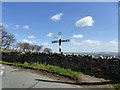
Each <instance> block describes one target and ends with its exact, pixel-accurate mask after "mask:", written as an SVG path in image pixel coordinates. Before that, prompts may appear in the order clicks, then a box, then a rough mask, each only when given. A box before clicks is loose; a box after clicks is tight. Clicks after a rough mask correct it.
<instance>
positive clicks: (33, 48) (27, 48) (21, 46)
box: [17, 43, 43, 52]
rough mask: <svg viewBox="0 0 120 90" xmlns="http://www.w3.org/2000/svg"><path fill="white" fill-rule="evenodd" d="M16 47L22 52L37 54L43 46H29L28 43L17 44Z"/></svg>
mask: <svg viewBox="0 0 120 90" xmlns="http://www.w3.org/2000/svg"><path fill="white" fill-rule="evenodd" d="M17 47H18V48H19V49H20V50H23V51H31V52H32V51H34V52H39V51H40V50H41V49H42V47H43V46H40V45H31V44H29V43H17Z"/></svg>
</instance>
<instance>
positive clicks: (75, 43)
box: [70, 39, 82, 45]
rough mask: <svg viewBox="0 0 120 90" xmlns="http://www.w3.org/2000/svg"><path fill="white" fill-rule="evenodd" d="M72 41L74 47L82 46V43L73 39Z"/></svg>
mask: <svg viewBox="0 0 120 90" xmlns="http://www.w3.org/2000/svg"><path fill="white" fill-rule="evenodd" d="M70 41H71V43H73V44H74V45H82V43H80V42H76V41H75V39H71V40H70Z"/></svg>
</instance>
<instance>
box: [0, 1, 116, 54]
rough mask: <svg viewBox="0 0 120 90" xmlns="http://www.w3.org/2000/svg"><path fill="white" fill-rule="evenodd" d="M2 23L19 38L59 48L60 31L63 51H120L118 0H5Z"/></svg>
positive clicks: (18, 39)
mask: <svg viewBox="0 0 120 90" xmlns="http://www.w3.org/2000/svg"><path fill="white" fill-rule="evenodd" d="M2 24H4V25H5V27H6V30H7V31H8V32H10V33H12V34H14V35H15V38H16V41H17V42H28V43H31V44H39V45H44V47H49V48H51V49H52V50H53V51H55V52H58V44H52V43H51V41H52V40H56V38H54V37H55V36H56V37H58V32H62V38H63V39H70V40H71V41H70V42H69V43H63V44H62V51H63V52H108V51H111V52H116V51H118V3H117V2H104V3H100V2H89V3H87V2H85V3H83V2H79V3H78V2H77V3H75V2H72V3H68V2H66V3H65V2H63V3H62V2H61V3H60V2H59V3H54V2H51V3H47V2H46V3H43V2H37V3H33V2H32V3H30V2H26V3H25V2H24V3H20V2H18V3H12V2H11V3H7V2H6V3H2Z"/></svg>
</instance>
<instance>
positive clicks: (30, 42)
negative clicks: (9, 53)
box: [22, 39, 36, 44]
mask: <svg viewBox="0 0 120 90" xmlns="http://www.w3.org/2000/svg"><path fill="white" fill-rule="evenodd" d="M22 42H25V43H29V44H32V43H34V42H36V41H33V40H32V41H31V40H27V39H23V40H22Z"/></svg>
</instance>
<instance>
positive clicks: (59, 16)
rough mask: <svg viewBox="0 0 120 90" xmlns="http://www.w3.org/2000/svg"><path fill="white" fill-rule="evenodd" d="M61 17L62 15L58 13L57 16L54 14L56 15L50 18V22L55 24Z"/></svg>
mask: <svg viewBox="0 0 120 90" xmlns="http://www.w3.org/2000/svg"><path fill="white" fill-rule="evenodd" d="M62 16H63V13H58V14H56V15H53V16H52V17H51V20H53V21H54V22H56V21H59V20H61V17H62Z"/></svg>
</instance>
